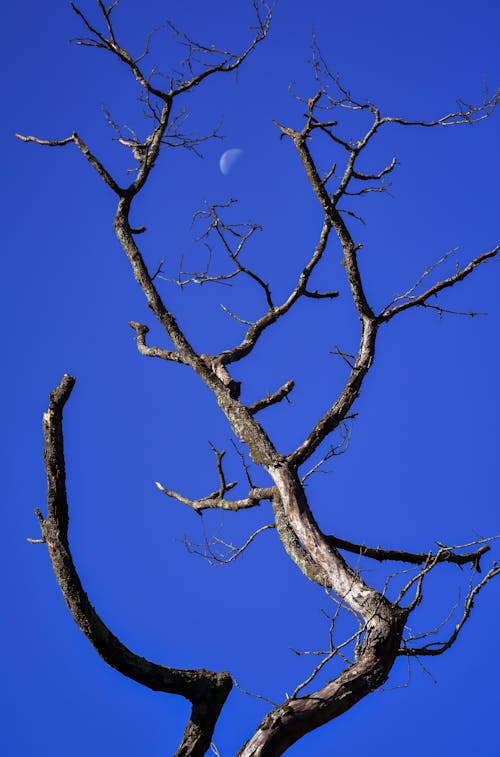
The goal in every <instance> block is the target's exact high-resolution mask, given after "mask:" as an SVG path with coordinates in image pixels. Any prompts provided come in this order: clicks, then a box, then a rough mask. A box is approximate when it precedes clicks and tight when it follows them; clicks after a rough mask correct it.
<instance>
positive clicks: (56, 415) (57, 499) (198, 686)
mask: <svg viewBox="0 0 500 757" xmlns="http://www.w3.org/2000/svg"><path fill="white" fill-rule="evenodd" d="M74 384H75V379H74V378H73V377H72V376H69V375H68V374H65V375H64V376H63V378H62V380H61V382H60V384H59V386H58V387H57V388H56V389H55V390H54V391H53V392H52V393H51V395H50V404H49V408H48V410H47V412H46V413H45V414H44V417H43V432H44V460H45V468H46V473H47V518H44V517H43V516H42V514H41V512H40V511H37V516H38V519H39V521H40V526H41V530H42V535H43V539H44V541H45V543H46V545H47V549H48V551H49V556H50V559H51V562H52V567H53V570H54V574H55V576H56V579H57V582H58V584H59V587H60V589H61V591H62V593H63V596H64V599H65V601H66V604H67V605H68V608H69V610H70V612H71V614H72V616H73V619H74V621H75V623H76V624H77V625H78V626H79V628H80V630H81V631H82V632H83V633H84V634H85V636H86V637H87V638H88V640H89V641H90V642H91V644H92V646H93V647H94V649H95V650H96V652H97V653H98V654H99V656H100V657H102V659H103V660H104V661H105V662H107V663H108V665H110V666H111V667H112V668H114V669H115V670H117V671H118V672H119V673H122V675H124V676H127V677H128V678H131V679H132V680H134V681H137V683H140V684H142V685H143V686H147V687H148V688H150V689H152V690H153V691H163V692H166V693H169V694H178V695H180V696H183V697H185V698H186V699H188V700H189V701H190V702H191V703H192V712H191V717H190V720H189V722H188V725H187V727H186V730H185V733H184V736H183V739H182V743H181V745H180V747H179V749H178V751H177V755H178V757H180V756H181V755H186V756H187V755H189V756H190V757H193V755H196V756H197V757H202V755H204V754H205V752H206V751H207V750H208V749H209V747H210V742H211V738H212V734H213V731H214V728H215V724H216V722H217V719H218V717H219V714H220V711H221V709H222V707H223V705H224V702H225V701H226V699H227V696H228V694H229V692H230V691H231V688H232V680H231V676H230V675H229V673H226V672H223V673H214V672H212V671H210V670H204V669H198V670H182V669H178V668H169V667H166V666H164V665H159V664H157V663H154V662H151V661H150V660H146V659H145V658H144V657H140V656H139V655H137V654H135V653H134V652H132V651H130V649H128V648H127V647H126V646H125V645H124V644H122V642H121V641H120V640H119V639H118V638H117V637H116V636H115V635H114V634H113V633H112V632H111V631H110V630H109V628H108V627H107V626H106V625H105V624H104V623H103V621H102V620H101V618H100V617H99V615H98V614H97V612H96V611H95V609H94V608H93V606H92V605H91V603H90V601H89V598H88V596H87V594H86V592H85V590H84V588H83V586H82V583H81V581H80V577H79V575H78V573H77V570H76V568H75V565H74V563H73V558H72V555H71V550H70V547H69V540H68V522H69V516H68V502H67V495H66V474H65V460H64V442H63V428H62V418H63V409H64V406H65V404H66V402H67V400H68V399H69V397H70V394H71V392H72V389H73V386H74Z"/></svg>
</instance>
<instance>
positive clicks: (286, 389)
mask: <svg viewBox="0 0 500 757" xmlns="http://www.w3.org/2000/svg"><path fill="white" fill-rule="evenodd" d="M294 386H295V381H293V380H292V379H290V381H287V382H286V384H283V386H281V387H280V388H279V389H278V390H277V391H275V392H273V393H272V394H268V395H267V397H263V398H262V399H261V400H257V402H254V403H253V404H252V405H249V406H248V411H249V412H250V413H251V414H252V415H255V414H256V413H259V412H260V411H261V410H264V408H266V407H271V405H276V404H277V403H278V402H281V401H282V400H284V399H285V398H288V395H289V394H290V392H291V391H292V390H293V388H294Z"/></svg>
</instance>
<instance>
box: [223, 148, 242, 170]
mask: <svg viewBox="0 0 500 757" xmlns="http://www.w3.org/2000/svg"><path fill="white" fill-rule="evenodd" d="M242 154H243V150H240V148H239V147H232V148H231V149H230V150H226V152H223V153H222V155H221V156H220V160H219V168H220V170H221V173H222V174H224V176H227V175H228V174H229V173H230V171H231V170H232V168H233V166H234V164H235V163H236V161H237V160H238V159H239V158H240V157H241V155H242Z"/></svg>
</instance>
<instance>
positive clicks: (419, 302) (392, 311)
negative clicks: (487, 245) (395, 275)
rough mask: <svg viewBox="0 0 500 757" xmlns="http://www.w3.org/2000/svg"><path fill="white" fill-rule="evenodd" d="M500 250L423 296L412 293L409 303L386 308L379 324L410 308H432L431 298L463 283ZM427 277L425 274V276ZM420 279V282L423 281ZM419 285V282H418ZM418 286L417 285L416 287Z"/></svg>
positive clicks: (495, 250) (493, 250) (476, 259)
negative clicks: (429, 302) (458, 283)
mask: <svg viewBox="0 0 500 757" xmlns="http://www.w3.org/2000/svg"><path fill="white" fill-rule="evenodd" d="M499 250H500V246H497V247H494V248H493V249H492V250H490V251H489V252H483V254H482V255H478V256H477V258H474V260H471V262H470V263H469V264H468V265H466V266H465V268H461V269H458V270H457V272H456V273H455V274H454V275H453V276H449V277H448V278H447V279H443V280H442V281H438V282H437V284H434V285H433V286H431V287H429V289H427V290H426V291H425V292H422V294H420V295H418V296H417V297H414V296H413V295H412V294H411V291H412V290H413V289H414V287H413V288H412V290H410V293H409V294H408V297H409V299H408V300H407V302H403V303H401V304H400V305H395V306H393V307H389V308H386V309H385V310H383V311H382V313H381V314H380V315H379V316H378V317H377V320H378V322H379V323H387V321H390V320H391V318H394V316H395V315H398V314H399V313H402V312H403V311H404V310H408V309H409V308H414V307H432V306H428V305H427V300H428V299H430V297H435V296H437V295H438V294H439V292H441V291H442V290H443V289H447V288H448V287H452V286H453V285H454V284H456V283H457V282H459V281H463V279H465V278H466V277H467V276H469V274H471V273H472V271H473V270H474V269H475V268H477V267H478V266H480V265H481V264H482V263H484V262H485V261H487V260H490V259H491V258H494V257H495V256H496V255H497V254H498V252H499ZM424 275H425V274H424ZM421 280H422V279H420V280H419V281H421ZM417 284H418V282H417ZM415 286H416V285H415Z"/></svg>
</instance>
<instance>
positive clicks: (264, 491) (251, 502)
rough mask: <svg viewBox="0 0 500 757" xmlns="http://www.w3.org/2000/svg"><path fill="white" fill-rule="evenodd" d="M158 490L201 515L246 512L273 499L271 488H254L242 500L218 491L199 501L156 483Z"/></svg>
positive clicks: (227, 489)
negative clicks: (222, 511)
mask: <svg viewBox="0 0 500 757" xmlns="http://www.w3.org/2000/svg"><path fill="white" fill-rule="evenodd" d="M235 485H236V484H235V483H231V484H228V486H227V487H226V491H229V490H230V489H232V488H233V487H234V486H235ZM156 486H157V487H158V489H159V490H160V491H161V492H163V493H164V494H166V495H167V496H168V497H171V498H172V499H176V500H177V501H178V502H182V503H183V504H184V505H188V506H189V507H191V509H192V510H194V511H195V512H198V513H201V512H202V511H203V510H213V509H217V510H233V511H236V510H246V509H248V508H250V507H257V506H258V505H260V503H261V502H262V501H263V500H266V499H267V500H271V499H272V497H273V488H272V487H267V488H262V487H255V488H254V489H251V490H250V492H249V493H248V496H247V497H246V498H244V499H237V500H231V499H227V498H225V497H223V496H221V494H220V490H219V489H217V490H216V491H213V492H210V494H207V495H206V496H205V497H201V498H200V499H189V497H185V496H184V495H183V494H179V492H175V491H173V490H172V489H167V488H166V487H165V486H163V484H160V483H159V481H156Z"/></svg>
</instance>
